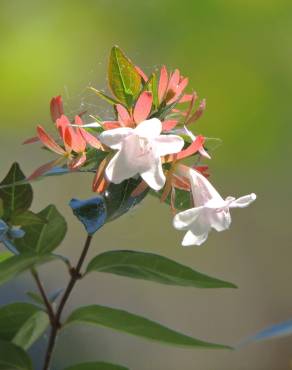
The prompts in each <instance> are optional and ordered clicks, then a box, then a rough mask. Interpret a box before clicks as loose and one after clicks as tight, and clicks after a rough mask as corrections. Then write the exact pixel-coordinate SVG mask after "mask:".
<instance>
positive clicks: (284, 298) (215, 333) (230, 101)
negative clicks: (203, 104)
mask: <svg viewBox="0 0 292 370" xmlns="http://www.w3.org/2000/svg"><path fill="white" fill-rule="evenodd" d="M291 38H292V2H291V1H290V0H287V1H284V0H268V1H267V0H245V1H243V0H236V1H233V0H204V1H196V0H180V1H173V0H167V1H163V0H160V1H157V0H147V1H131V0H123V1H119V0H116V1H115V0H82V1H81V0H70V1H69V0H68V1H67V0H64V1H56V0H50V1H33V0H27V1H21V0H9V1H8V0H7V1H6V0H2V1H1V2H0V45H1V47H0V81H1V89H0V102H1V103H0V109H1V123H0V125H1V131H0V144H1V145H0V158H1V160H0V175H1V176H3V175H4V174H5V173H6V172H7V170H8V168H9V166H10V164H11V162H12V161H14V160H17V161H19V162H20V163H21V165H22V167H23V168H24V170H25V171H26V172H27V173H30V172H31V171H32V170H33V169H35V168H36V167H37V166H39V165H40V164H42V163H45V161H49V160H50V158H52V157H51V155H50V154H49V153H45V152H44V153H43V152H41V150H40V149H39V147H38V145H37V144H36V145H34V146H22V145H21V142H22V141H23V139H25V138H27V137H30V136H33V134H34V129H35V126H36V124H39V123H42V124H43V125H47V126H49V125H50V124H51V123H50V119H49V111H48V102H49V100H50V98H51V97H52V96H54V95H58V94H62V95H63V97H64V100H65V105H66V110H67V112H68V113H70V114H74V113H76V112H78V111H79V110H80V109H82V110H83V109H88V111H89V112H90V113H97V112H101V111H102V112H103V114H104V115H105V116H106V117H110V115H111V111H110V110H109V109H108V108H106V107H104V105H103V103H102V102H101V101H99V100H98V99H97V98H96V97H94V96H92V94H91V93H89V91H88V89H87V86H89V85H93V86H96V87H98V88H107V83H106V79H105V73H106V68H107V59H108V54H109V51H110V48H111V46H112V45H113V44H118V45H119V46H120V47H121V48H123V49H124V50H125V51H126V53H127V54H128V55H130V56H131V58H132V59H133V60H134V61H135V62H136V63H137V64H138V65H140V66H141V67H143V69H144V70H145V71H147V72H150V71H151V70H152V68H153V67H155V66H159V65H161V64H163V63H165V64H167V65H168V66H169V67H170V68H175V67H178V68H180V69H181V71H182V73H183V74H184V75H186V76H189V77H190V86H192V87H193V88H194V89H195V90H196V91H197V92H198V93H199V95H200V96H201V97H206V98H207V111H206V114H205V115H204V117H203V118H202V119H200V121H199V122H198V123H197V124H196V126H195V127H194V129H195V131H196V132H197V133H202V134H204V135H206V136H209V137H214V138H221V139H222V141H223V145H221V146H220V147H219V148H217V149H216V150H215V151H214V152H213V153H212V157H213V159H212V161H211V162H210V171H211V173H212V178H211V180H212V182H213V183H215V184H216V187H217V188H218V189H219V190H220V191H221V192H222V194H223V195H225V196H227V195H244V194H248V193H250V192H255V193H257V195H258V200H257V201H256V203H255V204H253V205H252V206H251V207H250V208H249V209H245V210H240V211H238V212H237V211H236V210H235V211H234V212H233V225H232V228H231V229H230V231H228V232H225V233H221V234H215V232H214V233H212V234H211V235H210V237H209V239H208V242H207V243H206V244H205V245H204V246H203V247H200V248H196V247H194V248H189V249H183V248H182V247H180V241H181V237H182V234H180V233H178V232H177V231H175V230H173V228H172V226H171V214H170V212H169V209H168V208H167V207H166V206H162V205H160V204H159V203H158V201H157V200H156V199H152V198H149V199H147V200H145V201H144V203H143V204H142V205H141V206H139V207H137V209H135V210H133V211H132V212H131V213H130V214H128V215H126V216H124V217H122V218H121V219H119V220H118V221H116V222H114V223H112V224H110V225H108V226H106V227H104V228H103V229H102V230H101V231H100V232H99V233H98V235H97V236H96V238H95V243H94V246H93V248H92V250H91V255H92V256H93V255H95V254H97V253H98V252H100V251H103V250H109V249H115V248H128V249H138V250H146V251H152V252H155V253H161V254H164V255H165V256H168V257H170V258H173V259H175V260H177V261H180V262H182V263H185V264H188V265H190V266H192V267H194V268H196V269H198V270H199V271H203V272H205V273H208V274H210V275H211V276H217V277H221V278H223V279H226V280H229V281H232V282H234V283H236V284H237V285H238V286H239V289H237V290H198V289H184V288H175V287H167V286H162V285H156V284H152V283H149V282H143V281H134V280H130V279H126V278H118V277H114V276H110V275H107V276H104V275H102V274H100V276H98V275H92V276H90V277H89V278H88V279H87V280H86V281H82V282H81V283H80V284H79V286H78V288H77V289H76V290H75V291H74V294H73V296H72V298H71V300H70V304H69V305H68V310H70V309H72V308H73V307H74V306H76V305H78V304H90V303H101V304H105V305H110V306H114V307H120V308H124V309H127V310H130V311H132V312H135V313H138V314H141V315H145V316H147V317H149V318H151V319H154V320H157V321H160V322H162V323H163V324H166V325H168V326H170V327H173V328H175V329H177V330H181V331H183V332H186V333H189V334H191V335H194V336H196V337H199V338H202V339H206V340H210V341H217V342H222V343H228V344H236V343H238V342H240V341H241V340H242V338H245V337H246V336H248V335H250V334H252V333H254V332H256V331H257V330H259V329H261V328H263V327H265V326H266V325H268V324H271V323H275V322H279V321H282V320H285V319H289V318H291V317H292V290H291V286H292V268H291V260H292V249H291V247H292V245H291V236H292V231H291V195H292V192H291V180H292V177H291V134H292V130H291V126H292V108H291V99H292V43H291ZM90 182H91V179H90V177H88V176H86V175H82V176H81V175H80V176H75V175H74V176H73V175H72V176H68V177H62V178H60V177H58V178H50V179H48V180H46V181H43V182H38V183H35V186H34V189H35V201H34V209H35V210H36V211H37V210H39V209H41V207H44V206H45V205H47V204H48V203H56V204H57V205H58V207H59V209H60V210H61V211H62V212H63V213H64V214H65V215H66V217H67V218H68V222H69V225H70V227H69V233H68V235H67V237H66V240H65V243H64V244H63V246H62V247H61V248H60V252H63V253H66V254H68V255H69V256H70V258H72V259H74V258H76V257H77V255H78V253H79V251H80V246H81V244H82V243H83V239H84V232H83V230H82V228H81V226H80V225H79V224H78V223H77V222H76V220H75V219H74V218H73V216H72V215H71V213H70V211H69V207H68V205H67V204H68V201H69V200H70V198H71V197H73V196H74V197H80V198H85V197H87V196H90ZM41 274H42V278H43V281H44V282H45V284H46V286H47V287H48V289H49V290H53V289H54V287H56V286H58V287H62V286H64V285H65V281H66V272H65V271H64V269H63V266H62V265H58V264H56V265H51V266H48V267H43V268H42V269H41ZM31 289H33V283H32V281H31V279H30V277H29V276H28V275H23V276H21V277H20V278H18V279H17V280H14V281H13V282H10V283H9V284H6V285H5V286H3V287H1V290H0V292H1V294H0V302H1V303H2V304H4V303H7V302H10V301H12V300H15V299H16V298H17V299H18V300H21V299H26V298H25V294H24V292H25V291H27V290H31ZM44 344H45V338H44V339H43V340H42V341H41V342H39V343H38V344H36V345H35V346H34V348H33V350H32V354H33V357H34V361H35V364H36V369H39V368H40V357H41V355H42V351H43V350H44ZM58 344H59V346H58V348H57V350H56V353H55V357H54V369H62V368H63V367H64V366H65V365H68V364H71V363H76V362H82V361H89V360H95V359H103V360H106V361H111V362H116V363H120V364H124V365H126V366H128V367H129V368H130V369H132V370H134V369H135V370H178V369H184V370H197V369H200V370H247V369H249V370H262V369H265V370H276V369H277V370H281V369H289V368H291V366H292V365H291V364H292V362H291V361H292V337H290V338H289V337H288V338H285V339H280V340H276V341H269V342H265V343H260V344H255V345H251V346H248V347H246V348H243V349H241V350H238V351H233V352H229V351H203V350H190V349H187V350H186V349H182V348H175V347H167V346H162V345H160V344H155V343H149V342H146V341H143V340H142V339H138V338H134V337H129V336H127V335H124V334H120V333H114V332H111V331H109V330H103V329H99V328H94V327H79V326H76V327H74V328H73V327H72V328H70V329H68V330H66V331H64V333H63V334H62V335H61V337H60V339H59V342H58Z"/></svg>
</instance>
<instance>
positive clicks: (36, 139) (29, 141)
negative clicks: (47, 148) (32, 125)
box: [22, 136, 40, 144]
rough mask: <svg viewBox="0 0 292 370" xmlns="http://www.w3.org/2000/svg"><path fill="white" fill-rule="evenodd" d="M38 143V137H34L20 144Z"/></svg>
mask: <svg viewBox="0 0 292 370" xmlns="http://www.w3.org/2000/svg"><path fill="white" fill-rule="evenodd" d="M39 141H40V138H39V137H38V136H34V137H31V138H29V139H26V140H25V141H24V142H23V143H22V144H33V143H38V142H39Z"/></svg>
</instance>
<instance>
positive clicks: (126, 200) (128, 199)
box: [104, 178, 149, 222]
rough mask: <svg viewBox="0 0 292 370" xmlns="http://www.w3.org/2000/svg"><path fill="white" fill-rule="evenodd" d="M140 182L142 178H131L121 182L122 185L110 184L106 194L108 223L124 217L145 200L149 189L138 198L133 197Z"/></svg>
mask: <svg viewBox="0 0 292 370" xmlns="http://www.w3.org/2000/svg"><path fill="white" fill-rule="evenodd" d="M140 182H141V178H139V179H133V178H131V179H129V180H125V181H123V182H121V183H120V184H114V183H110V185H109V186H108V188H107V190H106V193H105V194H104V199H105V203H106V209H107V220H106V222H109V221H113V220H115V219H116V218H118V217H120V216H122V215H123V214H124V213H126V212H128V211H129V210H130V209H131V208H133V207H134V206H135V205H137V204H138V203H140V202H141V201H142V200H143V199H144V198H145V196H146V195H147V194H148V191H149V188H147V189H146V190H145V191H144V192H143V193H141V194H140V195H139V196H137V197H132V196H131V194H132V192H133V191H134V190H135V189H136V188H137V186H138V185H139V183H140Z"/></svg>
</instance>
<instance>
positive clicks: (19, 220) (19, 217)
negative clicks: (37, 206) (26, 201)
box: [10, 211, 47, 226]
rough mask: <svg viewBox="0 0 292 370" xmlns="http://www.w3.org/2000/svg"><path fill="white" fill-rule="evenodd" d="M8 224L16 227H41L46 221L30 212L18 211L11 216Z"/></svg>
mask: <svg viewBox="0 0 292 370" xmlns="http://www.w3.org/2000/svg"><path fill="white" fill-rule="evenodd" d="M10 223H11V224H12V225H17V226H29V225H43V224H45V223H47V220H46V219H45V218H44V217H41V216H40V215H37V214H36V213H33V212H32V211H24V212H19V211H18V212H15V213H13V214H12V215H11V218H10Z"/></svg>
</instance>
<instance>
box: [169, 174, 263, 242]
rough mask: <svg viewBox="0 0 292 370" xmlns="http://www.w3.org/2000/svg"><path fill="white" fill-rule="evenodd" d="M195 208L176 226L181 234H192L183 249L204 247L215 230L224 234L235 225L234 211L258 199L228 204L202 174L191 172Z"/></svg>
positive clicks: (177, 220)
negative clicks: (233, 220)
mask: <svg viewBox="0 0 292 370" xmlns="http://www.w3.org/2000/svg"><path fill="white" fill-rule="evenodd" d="M189 179H190V183H191V189H192V195H193V201H194V204H195V207H194V208H191V209H188V210H186V211H183V212H180V213H178V214H177V215H176V216H175V217H174V219H173V225H174V227H175V228H176V229H178V230H188V231H187V233H186V235H185V237H184V239H183V241H182V245H183V246H190V245H201V244H202V243H204V242H205V241H206V240H207V238H208V234H209V232H210V231H211V229H212V228H213V229H215V230H216V231H224V230H226V229H228V228H229V226H230V224H231V216H230V212H229V209H230V208H244V207H247V206H249V205H250V203H252V202H253V201H254V200H255V199H256V195H255V194H253V193H252V194H249V195H245V196H243V197H240V198H238V199H236V198H234V197H227V198H226V199H225V200H224V199H223V198H222V197H221V195H220V194H219V193H218V192H217V190H216V189H215V188H214V187H213V185H212V184H211V183H210V182H209V181H208V180H207V179H206V178H205V177H204V176H202V175H201V174H200V173H199V172H197V171H195V170H192V169H189Z"/></svg>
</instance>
